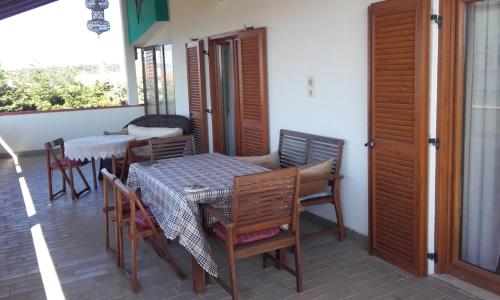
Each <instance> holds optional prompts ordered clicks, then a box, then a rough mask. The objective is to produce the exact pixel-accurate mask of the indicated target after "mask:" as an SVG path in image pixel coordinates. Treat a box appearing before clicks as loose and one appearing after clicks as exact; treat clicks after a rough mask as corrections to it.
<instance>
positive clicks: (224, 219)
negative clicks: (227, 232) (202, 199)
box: [202, 204, 234, 229]
mask: <svg viewBox="0 0 500 300" xmlns="http://www.w3.org/2000/svg"><path fill="white" fill-rule="evenodd" d="M202 209H203V210H205V212H207V213H209V214H211V215H212V216H214V217H215V218H216V219H217V221H219V222H220V223H221V224H222V226H224V228H226V229H229V228H233V227H234V224H233V223H231V221H229V219H228V218H227V217H226V216H225V215H224V214H222V213H221V212H220V211H219V210H218V209H217V208H215V207H213V206H212V205H211V204H203V205H202Z"/></svg>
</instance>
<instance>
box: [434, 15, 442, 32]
mask: <svg viewBox="0 0 500 300" xmlns="http://www.w3.org/2000/svg"><path fill="white" fill-rule="evenodd" d="M431 21H433V22H434V23H436V24H437V25H438V28H439V29H441V28H442V27H443V17H442V16H440V15H436V14H432V15H431Z"/></svg>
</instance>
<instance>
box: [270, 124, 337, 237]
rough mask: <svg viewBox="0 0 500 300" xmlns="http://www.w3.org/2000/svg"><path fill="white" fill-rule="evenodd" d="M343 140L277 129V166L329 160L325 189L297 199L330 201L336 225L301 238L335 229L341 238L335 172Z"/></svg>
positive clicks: (317, 202)
mask: <svg viewBox="0 0 500 300" xmlns="http://www.w3.org/2000/svg"><path fill="white" fill-rule="evenodd" d="M343 145H344V141H343V140H341V139H335V138H330V137H325V136H319V135H313V134H308V133H302V132H297V131H291V130H285V129H282V130H281V131H280V141H279V156H280V164H281V167H283V168H284V167H290V166H299V167H300V166H304V165H307V164H310V163H314V162H319V161H325V160H329V159H333V166H332V171H331V174H330V175H329V176H328V181H329V187H330V188H329V190H328V191H325V192H324V193H318V194H313V195H308V196H306V197H302V198H301V199H300V201H301V204H302V206H306V207H307V206H313V205H320V204H332V205H333V206H334V208H335V214H336V217H337V224H338V226H337V228H329V229H326V230H321V231H317V232H313V233H309V234H305V235H302V238H306V237H312V236H316V235H319V234H324V233H332V232H337V233H338V238H339V240H343V239H344V235H345V229H344V221H343V217H342V206H341V204H340V180H341V179H342V178H343V176H341V175H340V174H339V171H340V164H341V162H342V148H343Z"/></svg>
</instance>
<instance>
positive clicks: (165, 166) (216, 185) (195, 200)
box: [127, 153, 269, 276]
mask: <svg viewBox="0 0 500 300" xmlns="http://www.w3.org/2000/svg"><path fill="white" fill-rule="evenodd" d="M265 171H269V170H268V169H266V168H263V167H260V166H257V165H254V164H251V163H248V162H244V161H240V160H238V159H236V158H233V157H229V156H225V155H222V154H216V153H214V154H201V155H194V156H185V157H180V158H174V159H166V160H159V161H156V162H145V163H135V164H132V165H131V166H130V171H129V175H128V182H127V184H128V186H129V187H130V188H141V195H142V199H143V201H144V202H145V203H146V204H147V205H148V206H149V207H150V209H151V212H152V213H153V215H154V216H155V217H156V219H157V220H158V223H159V225H160V226H161V228H162V229H163V231H164V232H165V235H166V237H167V238H168V239H175V238H177V237H179V242H180V244H181V245H182V246H184V247H185V248H186V249H187V250H188V251H189V252H190V253H191V254H192V255H193V257H194V258H195V259H196V261H197V262H198V264H199V265H200V266H201V267H202V268H203V269H204V270H205V271H207V272H208V273H209V274H210V275H212V276H217V265H216V263H215V261H214V259H213V257H212V254H211V252H210V245H209V243H208V241H207V238H206V236H205V234H204V232H203V228H202V225H201V212H200V209H199V205H198V204H199V203H213V204H216V205H218V206H219V207H220V208H221V210H222V211H224V212H225V213H226V214H229V213H230V208H231V200H232V187H233V178H234V177H235V176H241V175H248V174H255V173H260V172H265ZM191 184H204V185H207V186H208V187H209V189H208V190H206V191H202V192H196V193H187V192H185V191H184V188H185V187H186V186H188V185H191Z"/></svg>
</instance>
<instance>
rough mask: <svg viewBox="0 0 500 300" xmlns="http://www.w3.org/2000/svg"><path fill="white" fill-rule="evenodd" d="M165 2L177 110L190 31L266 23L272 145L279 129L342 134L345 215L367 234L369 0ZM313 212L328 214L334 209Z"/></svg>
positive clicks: (183, 105)
mask: <svg viewBox="0 0 500 300" xmlns="http://www.w3.org/2000/svg"><path fill="white" fill-rule="evenodd" d="M169 5H170V18H171V21H170V22H169V27H170V34H167V33H165V40H164V41H163V42H167V41H169V42H172V43H173V56H174V77H175V96H176V104H177V113H179V114H182V115H188V111H189V109H188V101H187V97H188V95H187V75H186V57H185V43H186V42H187V41H188V40H189V39H190V38H194V37H198V38H206V37H208V36H210V35H214V34H218V33H223V32H228V31H232V30H237V29H241V28H243V25H244V24H246V25H248V26H255V27H260V26H265V27H267V30H268V38H267V43H268V56H267V60H268V61H267V62H268V80H269V112H270V115H269V120H270V137H271V149H272V150H275V149H277V147H278V133H279V130H280V129H281V128H286V129H293V130H299V131H304V132H309V133H315V134H321V135H326V136H331V137H337V138H342V139H344V140H345V142H346V144H345V148H344V158H343V165H342V174H343V175H345V180H344V182H343V185H342V201H343V212H344V219H345V222H346V225H347V226H348V227H350V228H351V229H354V230H355V231H357V232H360V233H363V234H367V233H368V200H367V199H368V195H367V176H368V174H367V170H368V166H367V152H366V149H365V148H364V147H363V143H364V142H365V139H366V137H367V7H368V1H366V0H314V1H302V0H273V1H268V0H252V1H248V0H224V1H220V0H170V1H169ZM156 38H158V36H156ZM309 75H312V76H315V80H316V97H314V98H309V97H307V96H306V79H307V76H309ZM207 78H208V61H207ZM207 88H208V87H207ZM207 96H208V97H209V95H207ZM208 106H210V104H208ZM209 127H210V126H209ZM315 212H316V213H318V214H321V215H323V216H328V217H329V218H332V216H333V213H334V210H333V208H331V207H328V209H327V210H326V209H321V210H319V209H316V210H315Z"/></svg>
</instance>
